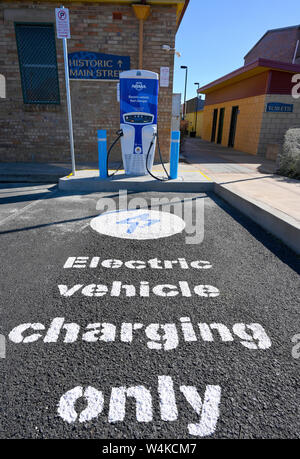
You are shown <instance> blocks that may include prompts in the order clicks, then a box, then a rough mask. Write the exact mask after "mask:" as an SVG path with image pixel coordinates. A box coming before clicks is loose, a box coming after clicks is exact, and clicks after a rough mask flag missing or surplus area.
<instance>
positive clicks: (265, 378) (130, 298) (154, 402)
mask: <svg viewBox="0 0 300 459" xmlns="http://www.w3.org/2000/svg"><path fill="white" fill-rule="evenodd" d="M161 197H163V195H160V194H159V193H144V194H141V193H139V194H129V195H128V202H130V200H132V199H133V198H143V199H144V200H146V201H147V204H148V205H150V203H151V199H153V198H161ZM165 197H167V198H175V201H176V202H177V204H178V206H177V208H176V209H177V210H176V211H175V210H174V209H175V208H173V207H171V208H168V206H166V205H165V206H163V207H159V206H156V207H155V208H154V207H152V208H150V207H147V206H144V207H143V205H142V209H138V210H137V211H132V213H129V215H128V213H126V212H125V211H124V209H125V208H124V200H123V201H121V209H120V207H119V197H118V195H117V194H109V193H106V194H101V193H93V194H81V195H80V194H76V195H75V194H74V195H72V194H63V193H60V192H58V191H57V189H56V187H55V186H53V185H49V186H46V185H43V186H40V187H38V186H33V185H31V186H28V185H27V186H25V185H24V186H21V185H20V184H19V185H17V184H16V185H14V186H13V185H10V186H8V185H2V188H1V190H0V202H1V206H0V235H1V237H0V241H1V242H0V244H1V310H0V313H1V322H0V327H1V329H0V333H1V334H2V337H1V358H0V367H1V418H0V423H1V424H0V434H1V438H104V439H110V438H111V439H113V438H122V439H132V438H144V439H147V438H151V439H196V438H299V436H300V435H299V364H300V359H299V346H298V347H297V343H298V341H297V339H299V337H298V338H295V335H299V334H300V323H299V274H298V273H299V265H297V258H296V256H295V255H294V254H293V252H291V251H289V250H288V249H287V248H286V247H285V246H284V245H282V244H281V243H280V242H279V241H277V240H276V239H275V238H273V237H272V236H270V235H268V234H266V233H265V232H264V231H263V230H262V229H260V228H259V227H258V226H257V225H255V224H254V223H252V222H251V221H250V220H248V219H247V218H246V217H243V216H242V215H241V214H239V212H237V211H236V210H234V209H233V208H231V207H230V206H228V205H227V204H225V203H224V202H223V201H221V200H219V199H218V198H217V197H216V196H214V195H213V194H211V195H206V194H203V193H202V194H190V193H189V194H178V193H177V194H176V193H172V194H171V193H169V194H167V195H166V196H165ZM108 198H109V199H111V200H114V202H115V203H116V209H117V210H122V212H118V213H117V214H116V213H115V212H114V211H113V210H112V209H109V208H105V209H104V210H106V211H107V210H109V211H110V212H111V213H110V215H109V216H107V214H106V217H104V216H103V215H102V217H100V220H99V219H98V220H93V219H94V218H95V217H97V216H98V215H99V214H101V213H102V212H103V207H104V206H103V204H104V203H105V202H106V203H111V202H112V201H103V200H104V199H108ZM122 203H123V204H122ZM180 206H181V208H182V209H185V212H184V215H183V217H184V218H183V219H181V217H180V215H179V216H178V215H177V214H176V212H179V210H178V209H180ZM184 206H185V207H184ZM149 209H150V210H149ZM153 209H154V213H151V212H152V211H153ZM170 210H171V214H172V215H174V213H175V214H176V215H177V217H176V221H175V223H174V222H173V223H174V224H173V223H172V225H173V226H172V225H171V224H170V228H168V222H167V221H165V222H164V224H163V225H162V226H160V216H159V215H161V216H162V217H163V215H162V214H157V213H155V212H158V211H163V212H165V213H169V211H170ZM150 211H151V212H150ZM191 212H193V214H191ZM191 215H192V216H193V219H194V220H193V221H192V220H191ZM165 217H166V216H165V215H164V218H165ZM101 218H102V219H103V218H106V220H101ZM116 218H117V219H118V220H116ZM92 220H93V222H94V223H93V224H92V225H93V227H92V226H91V221H92ZM182 220H185V228H184V229H183V228H182V225H181V223H182ZM195 221H197V225H196V227H195V228H194V233H193V232H192V230H193V224H194V223H193V222H195ZM180 225H181V226H180ZM97 229H100V231H101V232H100V233H99V232H98V231H97ZM113 230H118V231H119V233H118V234H119V236H110V235H108V234H109V233H110V232H111V231H113ZM169 230H170V231H169ZM147 231H148V233H147ZM151 231H152V232H151ZM168 232H169V233H172V234H171V235H168V234H167V233H168ZM102 233H106V234H102ZM145 234H149V235H152V237H155V238H152V239H142V238H143V237H145ZM143 235H144V236H143ZM121 236H122V237H121ZM157 236H160V237H159V238H157ZM165 236H166V237H165ZM149 237H150V236H149ZM128 238H131V239H128ZM191 242H192V243H191ZM172 261H173V263H172ZM297 270H298V271H297ZM297 272H298V273H297Z"/></svg>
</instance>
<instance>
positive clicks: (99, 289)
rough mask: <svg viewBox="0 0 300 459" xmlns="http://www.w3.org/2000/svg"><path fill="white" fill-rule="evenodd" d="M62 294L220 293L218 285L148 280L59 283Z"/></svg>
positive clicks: (168, 295)
mask: <svg viewBox="0 0 300 459" xmlns="http://www.w3.org/2000/svg"><path fill="white" fill-rule="evenodd" d="M58 289H59V292H60V294H61V296H64V297H72V296H73V295H75V296H76V293H78V292H79V291H81V294H82V295H83V296H86V297H96V298H99V297H102V296H106V295H110V296H111V297H112V298H116V297H121V298H122V297H127V298H128V297H134V296H139V297H140V298H149V297H150V294H154V295H155V296H159V297H163V298H174V297H175V296H178V295H180V296H182V297H185V298H190V297H192V296H193V295H197V296H198V297H201V298H214V297H217V296H219V295H220V292H219V290H218V289H217V287H214V286H213V285H204V284H199V285H195V286H194V287H190V285H189V283H188V282H186V281H179V282H178V285H176V284H158V285H155V286H153V287H151V288H150V284H149V282H148V281H140V282H139V285H138V286H135V285H133V284H123V283H122V282H121V281H113V282H112V284H111V286H107V285H105V284H88V285H84V284H75V285H72V286H71V285H70V286H68V285H65V284H60V285H58Z"/></svg>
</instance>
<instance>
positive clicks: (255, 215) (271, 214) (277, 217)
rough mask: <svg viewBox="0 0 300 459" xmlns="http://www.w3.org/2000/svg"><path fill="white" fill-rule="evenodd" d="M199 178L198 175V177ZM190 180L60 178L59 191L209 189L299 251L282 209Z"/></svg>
mask: <svg viewBox="0 0 300 459" xmlns="http://www.w3.org/2000/svg"><path fill="white" fill-rule="evenodd" d="M198 177H199V176H198ZM189 178H190V180H187V179H184V178H183V177H180V178H178V179H177V180H170V181H167V182H160V181H156V180H154V179H152V178H151V179H149V177H126V176H123V177H116V176H115V177H111V178H109V179H106V180H101V179H100V178H99V177H89V178H80V177H63V178H61V179H60V180H59V185H58V186H59V189H60V190H62V191H67V192H72V191H78V192H82V191H87V192H111V191H119V190H120V189H126V190H128V191H136V192H147V191H158V192H206V191H212V192H214V193H215V194H216V195H218V196H219V197H221V198H222V199H223V200H224V201H226V202H228V203H229V204H230V205H232V206H233V207H234V208H236V209H237V210H238V211H240V212H241V213H243V214H244V215H246V216H247V217H249V218H250V219H251V220H253V221H254V222H255V223H257V224H258V225H260V226H261V227H262V228H264V229H265V230H266V231H268V232H269V233H271V234H273V235H274V236H276V237H277V238H278V239H280V240H281V241H282V242H283V243H284V244H286V245H287V246H288V247H289V248H291V249H292V250H293V251H295V252H296V253H297V254H300V223H299V222H298V221H297V220H295V219H293V218H292V217H290V216H289V215H287V214H284V213H283V212H281V211H279V210H277V209H274V208H273V207H270V206H268V205H267V204H264V203H262V202H260V201H256V200H254V199H252V198H249V197H248V196H245V195H243V194H241V193H239V194H237V193H235V192H233V191H231V190H229V189H228V188H227V187H226V185H220V184H218V183H216V182H213V181H209V180H201V181H200V180H197V179H195V178H194V177H193V176H190V177H189Z"/></svg>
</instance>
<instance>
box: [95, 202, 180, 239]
mask: <svg viewBox="0 0 300 459" xmlns="http://www.w3.org/2000/svg"><path fill="white" fill-rule="evenodd" d="M90 224H91V228H92V229H93V230H94V231H96V232H97V233H100V234H102V235H106V236H113V237H118V238H121V239H137V240H147V239H160V238H164V237H169V236H173V235H174V234H177V233H181V232H182V231H183V230H184V228H185V222H184V220H182V218H180V217H178V216H177V215H174V214H172V213H169V212H160V211H157V210H148V211H146V212H145V209H138V210H136V209H134V210H125V211H116V212H105V213H103V214H101V215H99V216H98V217H95V218H93V219H92V220H91V223H90Z"/></svg>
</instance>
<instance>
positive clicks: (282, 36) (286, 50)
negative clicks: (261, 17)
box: [244, 25, 300, 65]
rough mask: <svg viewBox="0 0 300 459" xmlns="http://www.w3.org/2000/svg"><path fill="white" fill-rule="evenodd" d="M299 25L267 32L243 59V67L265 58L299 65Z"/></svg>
mask: <svg viewBox="0 0 300 459" xmlns="http://www.w3.org/2000/svg"><path fill="white" fill-rule="evenodd" d="M299 42H300V25H296V26H292V27H283V28H281V29H272V30H268V31H267V32H266V33H265V34H264V35H263V36H262V37H261V39H260V40H259V41H258V42H257V43H256V44H255V45H254V46H253V48H251V49H250V51H249V52H248V53H247V54H246V56H245V57H244V61H245V65H247V64H250V62H253V61H256V60H257V59H259V58H260V57H261V58H265V59H271V60H274V61H280V62H286V63H289V64H300V44H299Z"/></svg>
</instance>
